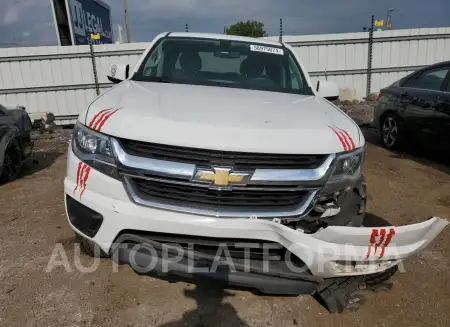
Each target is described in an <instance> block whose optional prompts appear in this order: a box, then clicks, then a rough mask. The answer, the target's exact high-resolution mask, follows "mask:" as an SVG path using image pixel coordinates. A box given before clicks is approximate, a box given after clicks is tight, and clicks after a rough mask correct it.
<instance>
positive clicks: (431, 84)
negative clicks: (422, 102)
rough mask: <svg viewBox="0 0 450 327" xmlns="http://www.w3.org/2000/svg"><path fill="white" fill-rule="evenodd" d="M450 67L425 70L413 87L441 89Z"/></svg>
mask: <svg viewBox="0 0 450 327" xmlns="http://www.w3.org/2000/svg"><path fill="white" fill-rule="evenodd" d="M448 71H449V67H439V68H435V69H431V70H427V71H425V72H423V73H422V74H421V75H420V76H419V77H418V78H417V79H416V80H415V81H414V85H413V86H412V87H414V88H418V89H425V90H433V91H440V90H441V88H442V86H443V83H444V80H445V77H446V76H447V74H448Z"/></svg>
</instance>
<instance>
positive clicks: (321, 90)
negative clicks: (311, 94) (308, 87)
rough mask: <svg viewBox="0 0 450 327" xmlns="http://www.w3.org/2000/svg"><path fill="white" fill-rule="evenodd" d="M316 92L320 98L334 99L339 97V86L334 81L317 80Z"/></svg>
mask: <svg viewBox="0 0 450 327" xmlns="http://www.w3.org/2000/svg"><path fill="white" fill-rule="evenodd" d="M316 90H317V93H318V95H320V96H321V97H322V98H325V99H327V100H329V101H335V100H337V99H338V98H339V87H338V86H337V84H336V83H334V82H329V81H323V80H322V81H317V89H316Z"/></svg>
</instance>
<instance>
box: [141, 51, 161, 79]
mask: <svg viewBox="0 0 450 327" xmlns="http://www.w3.org/2000/svg"><path fill="white" fill-rule="evenodd" d="M162 57H163V56H162V46H161V44H160V45H159V46H158V47H157V48H156V49H155V50H154V51H153V53H152V54H151V55H150V57H148V59H147V62H146V63H145V66H144V72H143V75H144V76H156V73H157V72H158V71H159V70H161V69H162V60H161V58H162Z"/></svg>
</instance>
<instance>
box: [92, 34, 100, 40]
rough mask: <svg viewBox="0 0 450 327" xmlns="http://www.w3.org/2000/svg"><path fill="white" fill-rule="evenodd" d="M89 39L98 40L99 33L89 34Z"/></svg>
mask: <svg viewBox="0 0 450 327" xmlns="http://www.w3.org/2000/svg"><path fill="white" fill-rule="evenodd" d="M91 39H92V40H100V33H97V34H91Z"/></svg>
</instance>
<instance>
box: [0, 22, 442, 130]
mask: <svg viewBox="0 0 450 327" xmlns="http://www.w3.org/2000/svg"><path fill="white" fill-rule="evenodd" d="M268 39H278V37H268ZM283 41H285V42H288V43H290V44H291V45H292V46H294V47H295V49H296V51H297V53H298V54H299V56H300V58H301V59H302V62H303V63H304V65H305V66H306V68H307V69H308V71H309V72H310V74H311V76H312V77H313V81H314V82H316V81H317V79H319V78H320V79H322V78H327V79H328V80H333V81H335V82H336V83H337V84H338V85H339V87H340V88H341V95H342V96H343V97H345V98H356V99H361V98H362V97H364V96H365V90H366V81H367V57H368V33H364V32H361V33H348V34H326V35H304V36H289V35H287V36H284V37H283ZM147 45H148V43H132V44H120V45H117V44H113V45H98V46H96V47H95V52H96V58H97V66H98V68H97V69H98V74H99V82H100V86H101V90H104V89H105V88H108V87H110V86H111V84H110V83H109V82H108V80H107V78H106V74H107V72H108V71H109V66H110V65H111V64H112V63H129V64H130V65H131V66H133V65H134V64H135V63H136V61H137V60H138V58H139V56H140V54H141V53H142V52H143V51H144V49H145V48H146V47H147ZM444 60H450V28H426V29H411V30H392V31H383V32H375V34H374V46H373V64H372V67H373V69H372V87H371V91H372V92H377V91H378V90H379V89H380V88H382V87H384V86H387V85H389V84H391V83H393V82H394V81H396V80H398V79H400V78H401V77H403V76H405V75H407V74H409V73H410V72H412V71H414V70H416V69H418V68H420V67H423V66H424V65H429V64H433V63H436V62H439V61H444ZM94 98H95V85H94V77H93V73H92V66H91V59H90V54H89V47H88V46H74V47H36V48H11V49H0V103H3V104H5V105H10V106H14V105H17V104H19V105H23V106H25V107H26V108H27V110H28V111H29V112H30V113H39V112H52V113H54V114H55V115H56V116H57V118H58V119H59V123H70V122H73V119H74V118H76V116H78V114H79V113H80V112H81V111H82V110H83V109H84V108H85V107H86V106H87V105H88V104H89V103H90V102H91V101H92V100H93V99H94Z"/></svg>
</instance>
